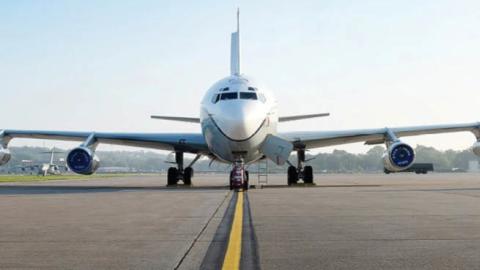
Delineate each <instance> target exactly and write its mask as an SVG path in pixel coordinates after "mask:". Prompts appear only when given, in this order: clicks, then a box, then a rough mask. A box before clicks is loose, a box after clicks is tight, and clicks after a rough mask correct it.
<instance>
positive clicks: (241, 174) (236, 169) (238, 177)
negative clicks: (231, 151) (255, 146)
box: [230, 160, 249, 191]
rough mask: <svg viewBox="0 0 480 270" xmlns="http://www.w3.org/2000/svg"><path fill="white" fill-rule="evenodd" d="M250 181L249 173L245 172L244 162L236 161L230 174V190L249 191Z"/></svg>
mask: <svg viewBox="0 0 480 270" xmlns="http://www.w3.org/2000/svg"><path fill="white" fill-rule="evenodd" d="M248 180H249V174H248V171H247V170H245V166H244V164H243V160H239V161H236V162H235V164H234V165H233V169H232V171H231V172H230V190H233V189H235V190H236V191H239V190H240V189H243V190H248V188H249V186H248Z"/></svg>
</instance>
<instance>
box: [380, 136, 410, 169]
mask: <svg viewBox="0 0 480 270" xmlns="http://www.w3.org/2000/svg"><path fill="white" fill-rule="evenodd" d="M414 160H415V151H413V148H412V147H411V146H410V145H408V144H406V143H403V142H396V143H393V144H391V145H390V146H389V147H388V148H387V150H386V151H385V153H384V154H383V166H384V167H385V169H386V170H388V171H391V172H400V171H404V170H406V169H408V168H409V167H410V166H412V164H413V161H414Z"/></svg>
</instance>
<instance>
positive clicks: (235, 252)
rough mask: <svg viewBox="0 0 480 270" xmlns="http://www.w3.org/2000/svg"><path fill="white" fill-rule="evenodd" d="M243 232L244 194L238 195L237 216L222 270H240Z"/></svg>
mask: <svg viewBox="0 0 480 270" xmlns="http://www.w3.org/2000/svg"><path fill="white" fill-rule="evenodd" d="M242 230H243V192H239V193H238V198H237V204H236V205H235V215H234V216H233V222H232V229H231V230H230V238H229V240H228V247H227V253H225V259H224V260H223V266H222V270H231V269H240V257H241V256H242Z"/></svg>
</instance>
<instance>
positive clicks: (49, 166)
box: [38, 147, 66, 176]
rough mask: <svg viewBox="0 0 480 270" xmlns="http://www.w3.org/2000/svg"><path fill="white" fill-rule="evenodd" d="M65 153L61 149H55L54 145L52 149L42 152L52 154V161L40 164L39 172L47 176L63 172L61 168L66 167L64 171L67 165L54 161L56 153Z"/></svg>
mask: <svg viewBox="0 0 480 270" xmlns="http://www.w3.org/2000/svg"><path fill="white" fill-rule="evenodd" d="M59 153H63V152H60V151H55V147H52V149H51V150H50V151H46V152H42V154H50V162H49V163H43V164H42V165H41V166H39V167H40V168H39V170H38V174H39V175H43V176H47V175H59V174H62V171H61V170H60V168H62V167H63V168H64V171H66V168H65V166H61V165H58V164H55V163H54V160H55V154H59Z"/></svg>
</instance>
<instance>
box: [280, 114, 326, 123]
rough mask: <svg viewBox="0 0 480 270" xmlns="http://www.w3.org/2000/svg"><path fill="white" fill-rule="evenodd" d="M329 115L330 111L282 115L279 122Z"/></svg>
mask: <svg viewBox="0 0 480 270" xmlns="http://www.w3.org/2000/svg"><path fill="white" fill-rule="evenodd" d="M329 115H330V113H316V114H302V115H292V116H281V117H279V118H278V122H288V121H297V120H303V119H309V118H317V117H325V116H329Z"/></svg>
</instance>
